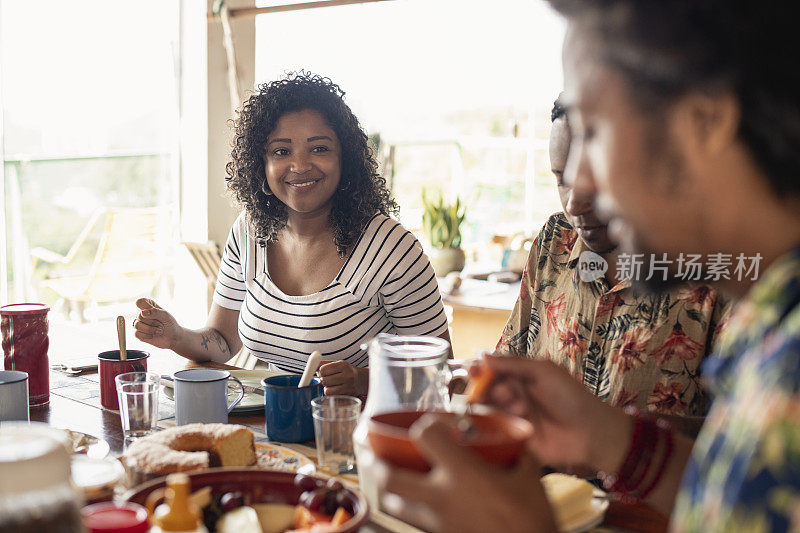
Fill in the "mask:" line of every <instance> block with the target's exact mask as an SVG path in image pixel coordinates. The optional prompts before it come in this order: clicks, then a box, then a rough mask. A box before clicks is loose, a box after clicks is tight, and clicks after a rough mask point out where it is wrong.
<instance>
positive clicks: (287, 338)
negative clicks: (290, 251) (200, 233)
mask: <svg viewBox="0 0 800 533" xmlns="http://www.w3.org/2000/svg"><path fill="white" fill-rule="evenodd" d="M248 229H249V228H248V224H247V218H246V215H245V214H244V213H242V214H240V215H239V218H237V219H236V222H234V224H233V228H231V233H230V235H229V236H228V242H227V244H226V245H225V250H224V252H223V256H222V264H221V266H220V271H219V275H218V277H217V287H216V291H215V293H214V302H216V303H217V304H218V305H220V306H222V307H225V308H227V309H234V310H238V311H240V313H239V336H240V337H241V339H242V343H243V344H244V346H245V347H246V348H247V349H248V350H250V351H251V352H252V353H253V354H254V355H255V356H256V357H258V358H259V359H263V360H265V361H269V362H271V363H272V364H274V365H275V366H277V367H278V368H280V369H282V370H287V371H290V372H302V371H303V368H304V367H305V363H306V360H307V359H308V356H309V355H310V354H311V352H313V351H314V350H319V351H320V352H322V357H323V360H325V361H337V360H344V361H347V362H349V363H350V364H352V365H353V366H367V364H368V358H367V354H366V352H365V351H364V350H362V349H361V345H362V344H363V343H365V342H367V341H369V340H370V339H371V338H372V337H374V336H375V335H377V334H378V333H381V332H386V333H394V334H398V335H430V336H439V335H441V334H442V333H444V332H445V331H447V318H446V316H445V313H444V307H443V305H442V299H441V296H440V295H439V287H438V284H437V282H436V277H435V274H434V273H433V268H431V265H430V263H429V262H428V257H427V256H426V255H425V254H424V253H423V251H422V246H421V245H420V243H419V241H418V240H417V239H416V238H415V237H414V235H412V234H411V233H410V232H409V231H407V230H406V229H405V228H403V226H401V225H400V224H399V223H398V222H396V221H395V220H392V219H390V218H387V217H385V216H383V215H380V214H378V215H375V216H374V217H373V218H372V219H371V220H370V221H369V223H368V224H367V227H366V229H365V230H364V232H363V233H362V234H361V237H360V238H359V240H358V241H357V242H356V245H355V247H354V249H353V252H352V253H351V254H350V256H349V257H348V259H347V261H346V262H345V264H344V266H343V267H342V269H341V270H340V271H339V274H337V276H336V277H335V278H334V279H333V281H331V282H330V283H329V284H328V286H327V287H325V288H324V289H322V290H321V291H319V292H316V293H314V294H309V295H304V296H290V295H287V294H284V293H283V292H282V291H281V290H280V289H279V288H278V287H276V286H275V285H274V284H273V283H272V280H271V279H270V276H269V273H268V272H267V256H266V254H267V249H266V248H265V247H262V246H259V244H258V243H257V242H256V241H255V239H254V237H253V235H252V231H248Z"/></svg>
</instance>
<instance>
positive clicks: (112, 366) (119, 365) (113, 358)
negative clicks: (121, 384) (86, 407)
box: [97, 350, 150, 411]
mask: <svg viewBox="0 0 800 533" xmlns="http://www.w3.org/2000/svg"><path fill="white" fill-rule="evenodd" d="M148 357H150V354H149V353H147V352H143V351H141V350H128V351H127V353H126V359H125V361H120V360H119V350H109V351H107V352H101V353H100V354H98V356H97V359H98V365H97V366H98V372H99V373H100V404H101V405H102V406H103V407H105V408H106V409H113V410H114V411H119V399H118V397H117V384H116V383H115V382H114V378H116V377H117V376H119V375H120V374H126V373H128V372H147V358H148Z"/></svg>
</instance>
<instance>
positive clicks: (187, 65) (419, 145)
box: [0, 0, 564, 360]
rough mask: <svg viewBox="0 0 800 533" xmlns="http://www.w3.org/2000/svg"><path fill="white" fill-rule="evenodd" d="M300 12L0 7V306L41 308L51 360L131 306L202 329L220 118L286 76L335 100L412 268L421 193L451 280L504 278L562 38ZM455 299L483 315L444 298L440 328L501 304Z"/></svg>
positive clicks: (414, 6)
mask: <svg viewBox="0 0 800 533" xmlns="http://www.w3.org/2000/svg"><path fill="white" fill-rule="evenodd" d="M305 3H306V2H295V1H290V0H277V1H258V2H253V1H252V0H242V1H237V2H233V1H228V2H219V1H216V2H215V1H212V0H202V1H197V0H195V1H189V0H136V1H133V0H80V1H78V2H63V1H56V0H0V111H1V112H2V114H1V115H0V141H1V142H0V156H2V159H3V165H2V167H0V168H1V170H0V185H1V186H0V195H1V196H2V203H1V205H2V211H1V212H0V234H2V237H3V243H4V245H3V246H0V267H2V271H0V303H2V304H5V303H11V302H23V301H40V302H44V303H47V304H49V305H50V306H51V307H52V311H51V314H50V321H51V330H52V333H51V344H52V346H53V348H52V349H51V359H54V360H59V359H72V358H76V357H80V356H91V355H93V354H95V353H96V352H97V350H98V348H103V349H107V347H108V346H111V347H113V346H114V343H115V340H114V339H115V334H114V327H113V325H112V323H111V320H113V318H114V317H115V316H116V315H117V314H124V315H127V316H129V317H131V318H132V317H133V316H134V315H135V313H136V309H135V307H134V305H133V303H132V302H133V301H134V300H135V299H136V297H137V296H150V297H153V298H155V299H156V300H157V301H158V302H159V303H160V304H161V305H162V306H163V307H166V308H168V309H170V310H171V311H173V312H174V313H175V314H176V316H177V317H178V318H179V320H181V321H182V322H183V323H184V324H185V325H187V326H190V327H199V326H200V325H201V324H202V323H203V320H204V318H205V314H206V310H207V306H208V304H209V300H208V290H209V283H208V280H209V279H211V278H212V277H213V267H212V268H211V269H209V268H208V263H207V262H206V263H204V261H203V259H202V257H203V254H204V253H205V254H210V256H213V255H214V253H213V250H214V248H213V244H212V245H211V246H212V247H211V248H203V246H202V245H203V244H206V243H208V242H209V241H211V242H212V243H215V244H224V241H225V238H226V236H227V233H228V230H229V228H230V224H231V222H232V221H233V219H234V218H235V216H236V209H235V208H234V207H233V206H232V205H231V203H230V201H229V200H228V198H227V197H225V195H224V165H225V163H226V162H227V155H228V153H229V151H230V145H229V143H230V136H231V135H230V133H231V124H230V118H231V117H232V116H233V111H232V108H233V107H234V106H235V103H236V102H237V101H238V102H240V101H241V100H242V99H243V98H246V97H247V95H248V94H249V91H252V89H253V87H254V86H255V85H257V84H259V83H263V82H267V81H270V80H274V79H276V78H279V77H282V76H283V75H284V74H285V73H286V72H289V71H297V70H301V69H305V70H308V71H312V72H315V73H318V74H322V75H324V76H327V77H330V78H331V79H332V80H333V81H334V82H336V83H338V84H339V85H340V86H341V87H342V89H343V90H344V91H345V92H346V101H347V102H348V103H349V105H350V106H351V107H352V108H353V110H354V112H355V113H356V115H357V116H358V117H359V119H360V120H361V123H362V125H363V127H364V128H365V129H366V130H367V132H368V134H369V135H370V137H371V139H372V140H373V146H374V149H375V150H376V153H377V155H378V156H379V160H380V162H381V165H382V170H383V172H384V175H385V176H386V177H387V179H388V180H389V182H390V184H391V187H392V192H393V194H394V196H395V198H396V199H397V201H398V203H399V204H400V207H401V210H400V220H401V222H402V223H403V224H404V225H406V227H408V228H409V229H411V230H413V231H415V232H418V233H419V235H420V238H421V240H422V241H423V242H424V243H425V245H426V247H427V248H428V249H429V251H430V253H434V254H435V248H436V243H435V242H431V239H430V238H426V234H425V232H424V231H423V212H424V208H425V206H424V205H423V201H422V194H421V191H422V190H423V189H426V191H430V193H431V194H429V196H436V195H437V194H441V196H442V198H443V201H445V202H452V201H454V200H455V199H456V198H459V199H460V200H461V202H462V203H463V204H464V205H466V211H465V218H464V222H463V223H462V224H461V226H460V228H459V229H460V241H461V244H460V248H461V249H463V252H464V255H465V257H466V266H465V267H464V269H463V273H464V276H465V277H467V275H468V274H469V273H475V274H477V277H482V276H481V274H485V273H488V272H493V271H507V270H515V268H516V270H519V266H518V265H509V264H508V263H509V257H510V254H509V252H512V253H511V255H513V252H514V251H515V250H514V248H516V249H523V250H524V248H523V247H524V243H525V242H526V239H529V238H530V237H532V236H535V234H536V233H538V231H539V229H540V228H541V226H542V224H543V222H544V221H545V220H546V218H547V217H548V216H549V215H550V214H552V213H553V212H555V211H557V210H559V209H560V204H559V203H558V197H557V192H556V187H555V184H554V180H553V178H552V175H551V174H550V168H549V161H548V157H547V140H548V136H549V123H550V120H549V118H550V108H551V106H552V102H553V100H554V99H555V97H556V96H557V95H558V92H559V91H560V88H561V86H562V77H561V62H560V49H561V40H562V38H563V31H564V28H563V23H562V22H561V21H560V20H559V19H558V18H557V17H556V15H555V14H553V13H552V12H551V11H550V10H549V9H548V8H547V7H546V6H545V4H544V3H543V2H530V1H527V0H491V1H488V0H388V1H377V2H375V1H373V2H364V3H357V4H352V2H347V1H345V2H342V1H341V0H339V1H337V0H331V1H328V2H316V4H317V5H322V7H316V8H313V9H305V8H303V9H299V8H300V7H305V6H302V4H305ZM293 4H296V5H295V6H294V7H295V9H294V10H287V9H291V6H292V5H293ZM323 4H324V5H323ZM342 4H345V5H342ZM347 4H351V5H347ZM257 8H275V10H274V11H272V12H261V13H258V14H256V12H255V11H257ZM226 30H227V31H226ZM232 73H233V74H232ZM232 80H235V81H232ZM237 98H238V100H237ZM527 242H528V243H529V240H528V241H527ZM186 243H189V244H188V245H187V244H186ZM193 244H196V245H197V246H195V247H193ZM528 246H529V244H528ZM520 254H521V255H524V253H522V252H521V253H520ZM520 254H518V255H520ZM211 262H212V265H213V257H212V259H211ZM517 262H518V261H517ZM204 266H205V268H204ZM204 270H205V272H204ZM209 271H211V272H212V274H210V273H209ZM437 273H440V274H441V275H442V276H443V275H444V274H446V272H444V271H441V272H440V271H439V270H438V269H437ZM483 277H485V276H483ZM464 287H465V289H469V288H470V287H469V286H468V285H465V286H464ZM473 289H474V291H475V292H474V294H473V296H475V298H477V299H479V300H480V299H481V298H483V299H486V298H487V297H488V299H489V300H490V299H491V297H492V295H494V296H497V295H501V294H502V295H503V296H502V298H503V300H502V302H501V303H497V305H486V306H482V305H481V304H480V303H475V302H474V301H473V302H469V301H456V300H454V301H452V302H451V307H450V309H449V310H450V311H451V317H452V315H453V312H452V311H453V308H455V309H462V312H464V311H465V310H468V309H469V308H470V307H472V308H474V311H475V312H476V313H478V315H476V317H478V318H479V317H480V313H481V312H484V313H486V312H489V313H491V312H494V313H495V314H496V315H497V316H496V320H495V322H496V324H500V323H501V322H504V317H507V315H508V311H509V310H510V307H509V306H510V305H511V304H513V294H514V290H515V289H514V287H513V286H511V287H502V288H499V289H498V288H497V287H494V286H491V287H489V288H487V287H483V286H477V285H475V286H473ZM466 296H469V294H467V295H466ZM509 302H510V303H509ZM506 308H508V309H506ZM496 324H495V325H492V328H494V329H497V327H498V326H497V325H496ZM492 331H493V330H492ZM488 334H489V333H487V334H486V335H488ZM499 335H500V331H496V337H497V338H499ZM487 338H488V337H484V338H483V339H481V341H482V342H484V344H485V343H486V342H488V341H486V340H485V339H487ZM495 341H496V339H495ZM476 342H477V341H476ZM134 344H135V343H134ZM472 348H473V346H472V345H471V344H464V347H463V349H462V350H466V351H469V350H471V349H472ZM458 351H459V350H457V352H458ZM467 355H468V354H467Z"/></svg>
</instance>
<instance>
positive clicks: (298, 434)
mask: <svg viewBox="0 0 800 533" xmlns="http://www.w3.org/2000/svg"><path fill="white" fill-rule="evenodd" d="M301 377H302V376H300V375H299V374H294V375H288V376H272V377H270V378H267V379H265V380H263V381H262V382H261V383H262V384H263V385H264V410H265V411H264V415H265V419H266V420H265V422H266V430H267V437H269V439H270V440H276V441H279V442H305V441H309V440H314V419H313V418H312V417H311V400H313V399H314V398H316V397H318V396H322V395H323V387H322V383H321V382H320V380H319V379H317V378H314V379H312V380H311V384H310V385H308V386H307V387H298V386H297V384H298V383H300V378H301Z"/></svg>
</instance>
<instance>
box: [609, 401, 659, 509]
mask: <svg viewBox="0 0 800 533" xmlns="http://www.w3.org/2000/svg"><path fill="white" fill-rule="evenodd" d="M626 412H628V413H629V414H633V416H634V426H633V436H632V438H631V445H630V448H629V449H628V453H627V454H626V455H625V459H624V460H623V461H622V465H621V466H620V468H619V472H617V473H616V474H606V473H604V472H599V473H598V477H599V478H600V480H601V481H602V482H603V487H604V488H605V489H606V490H607V491H608V492H610V493H611V494H613V495H614V496H615V497H617V498H618V499H619V500H620V501H622V502H623V503H635V502H637V501H639V500H641V499H643V498H645V497H646V496H647V495H648V494H650V493H651V492H652V491H653V489H655V487H656V486H657V485H658V482H659V481H660V480H661V478H662V477H663V475H664V472H665V470H666V466H667V463H669V459H670V457H671V456H672V451H673V448H674V444H675V439H674V435H673V433H672V429H671V428H670V425H669V423H668V422H666V421H665V420H662V419H658V420H653V419H652V418H649V417H646V416H644V415H642V414H641V413H639V411H638V410H636V409H634V410H631V409H627V410H626ZM659 451H660V452H661V455H660V457H659V461H658V467H657V468H656V469H655V472H654V473H653V468H652V467H653V466H654V465H653V463H654V458H655V456H656V454H657V452H659ZM648 479H649V482H647V484H646V485H645V486H644V487H642V484H644V483H645V482H646V481H647V480H648Z"/></svg>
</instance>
